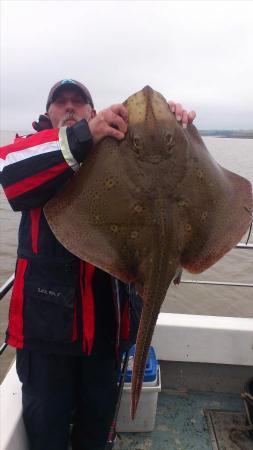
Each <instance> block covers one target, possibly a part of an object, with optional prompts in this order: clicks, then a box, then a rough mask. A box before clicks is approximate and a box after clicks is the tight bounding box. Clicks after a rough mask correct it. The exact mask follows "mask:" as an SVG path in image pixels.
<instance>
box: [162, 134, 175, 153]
mask: <svg viewBox="0 0 253 450" xmlns="http://www.w3.org/2000/svg"><path fill="white" fill-rule="evenodd" d="M164 141H165V145H166V147H167V151H168V152H169V153H172V151H173V148H174V145H175V139H174V136H172V135H171V134H170V133H167V134H165V136H164Z"/></svg>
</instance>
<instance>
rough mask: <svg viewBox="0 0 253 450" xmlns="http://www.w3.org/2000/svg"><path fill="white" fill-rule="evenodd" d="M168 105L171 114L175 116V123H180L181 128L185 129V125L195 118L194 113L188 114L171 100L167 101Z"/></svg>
mask: <svg viewBox="0 0 253 450" xmlns="http://www.w3.org/2000/svg"><path fill="white" fill-rule="evenodd" d="M168 105H169V108H170V110H171V112H172V113H174V114H175V116H176V119H177V121H178V122H182V125H183V128H187V125H188V124H190V123H192V122H193V121H194V119H195V117H196V113H195V111H190V112H189V113H188V112H187V111H185V109H183V107H182V105H181V104H180V103H175V102H173V101H172V100H169V101H168Z"/></svg>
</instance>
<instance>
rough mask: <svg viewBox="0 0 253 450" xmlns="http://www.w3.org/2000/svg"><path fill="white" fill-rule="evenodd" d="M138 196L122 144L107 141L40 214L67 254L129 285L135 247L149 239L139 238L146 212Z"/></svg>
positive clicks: (134, 173) (133, 172)
mask: <svg viewBox="0 0 253 450" xmlns="http://www.w3.org/2000/svg"><path fill="white" fill-rule="evenodd" d="M124 152H128V162H127V164H125V163H124V161H123V159H124V158H122V155H124ZM129 165H130V170H129ZM139 197H140V196H139V189H138V173H137V170H136V168H135V167H134V163H133V164H132V162H131V153H130V152H129V148H128V145H127V142H126V141H124V142H121V143H120V145H119V143H118V142H117V141H115V140H114V139H111V138H107V139H105V140H104V141H103V142H101V144H100V145H99V146H97V147H96V148H95V149H94V151H93V152H92V154H91V155H90V156H89V158H88V159H87V160H86V161H85V163H83V165H82V167H81V168H80V170H79V172H78V173H77V174H76V175H75V176H74V179H72V180H71V182H70V183H69V184H68V185H67V186H66V187H65V188H64V189H63V190H62V191H61V192H60V193H59V194H57V195H56V196H55V197H54V198H53V199H52V200H50V201H49V202H48V204H47V205H46V206H45V208H44V212H45V216H46V219H47V221H48V223H49V225H50V227H51V229H52V231H53V233H54V234H55V235H56V237H57V239H58V240H59V241H60V242H61V243H62V244H63V245H64V246H65V247H66V248H67V249H68V250H69V251H70V252H71V253H73V254H75V255H76V256H78V257H79V258H80V259H82V260H85V261H87V262H90V263H91V264H94V265H95V266H97V267H99V268H101V269H102V270H105V271H107V272H109V273H110V274H112V275H114V276H115V277H117V278H119V279H121V280H122V281H124V282H129V281H132V280H133V279H135V278H136V271H137V260H139V257H138V252H139V250H138V248H140V250H141V249H142V250H141V251H143V240H144V241H145V239H147V240H148V239H149V237H148V236H142V234H141V233H142V230H143V225H144V224H145V223H146V222H147V221H148V220H150V218H149V219H147V215H150V213H149V208H148V206H147V205H145V204H143V201H142V200H141V199H140V198H139ZM144 203H145V202H144ZM141 236H142V239H140V237H141ZM140 241H142V244H140Z"/></svg>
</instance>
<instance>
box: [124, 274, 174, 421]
mask: <svg viewBox="0 0 253 450" xmlns="http://www.w3.org/2000/svg"><path fill="white" fill-rule="evenodd" d="M177 266H178V265H175V267H173V268H172V269H171V270H170V273H169V276H167V277H166V280H167V282H166V284H165V285H164V286H161V285H160V283H159V281H160V276H159V274H157V272H156V276H155V278H156V282H154V277H151V284H150V287H149V289H148V288H146V289H144V294H143V296H142V297H143V308H142V314H141V320H140V325H139V330H138V335H137V341H136V348H135V356H134V364H133V375H132V386H131V418H132V419H134V417H135V414H136V409H137V406H138V402H139V398H140V394H141V387H142V381H143V377H144V372H145V367H146V361H147V357H148V352H149V347H150V343H151V340H152V336H153V333H154V329H155V325H156V321H157V317H158V314H159V312H160V308H161V305H162V303H163V300H164V298H165V295H166V292H167V289H168V287H169V285H170V283H171V281H172V279H173V278H174V276H175V273H176V269H177ZM152 281H153V283H152Z"/></svg>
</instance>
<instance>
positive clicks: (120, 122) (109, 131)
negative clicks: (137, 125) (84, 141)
mask: <svg viewBox="0 0 253 450" xmlns="http://www.w3.org/2000/svg"><path fill="white" fill-rule="evenodd" d="M127 120H128V114H127V109H126V108H125V106H123V105H122V104H118V105H112V106H110V108H106V109H103V110H102V111H100V112H99V113H98V114H97V115H96V116H95V117H94V118H93V119H91V120H90V121H89V129H90V132H91V135H92V138H93V142H94V144H97V143H98V142H99V141H101V139H103V138H104V137H107V136H111V137H114V138H116V139H118V140H121V139H124V137H125V133H126V132H127Z"/></svg>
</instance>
